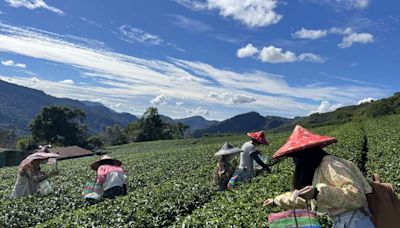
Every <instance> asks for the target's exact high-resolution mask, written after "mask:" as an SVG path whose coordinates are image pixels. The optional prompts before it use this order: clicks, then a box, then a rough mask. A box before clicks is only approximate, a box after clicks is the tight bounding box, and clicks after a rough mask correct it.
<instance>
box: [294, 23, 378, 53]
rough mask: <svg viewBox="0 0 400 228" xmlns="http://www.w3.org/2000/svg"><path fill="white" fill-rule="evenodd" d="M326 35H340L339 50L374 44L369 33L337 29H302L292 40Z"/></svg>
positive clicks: (317, 37)
mask: <svg viewBox="0 0 400 228" xmlns="http://www.w3.org/2000/svg"><path fill="white" fill-rule="evenodd" d="M328 34H335V35H342V36H343V39H342V42H341V43H340V44H338V47H340V48H348V47H351V46H352V45H353V44H354V43H361V44H367V43H372V42H374V36H373V35H372V34H370V33H357V32H355V31H353V29H352V28H349V27H347V28H337V27H333V28H330V29H329V30H322V29H319V30H307V29H304V28H302V29H301V30H300V31H297V32H295V33H294V34H292V36H293V38H301V39H311V40H315V39H319V38H322V37H325V36H327V35H328Z"/></svg>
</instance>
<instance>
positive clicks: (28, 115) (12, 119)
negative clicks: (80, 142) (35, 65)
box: [0, 80, 137, 134]
mask: <svg viewBox="0 0 400 228" xmlns="http://www.w3.org/2000/svg"><path fill="white" fill-rule="evenodd" d="M48 105H65V106H69V107H71V108H74V109H76V108H79V109H81V110H83V111H84V112H85V113H86V121H87V125H88V131H89V133H97V132H100V131H102V130H103V129H104V128H105V127H106V126H110V125H115V124H116V125H120V126H122V127H125V126H126V125H128V124H129V123H131V122H133V121H136V120H137V117H136V116H134V115H131V114H129V113H118V112H116V111H114V110H111V109H109V108H107V107H105V106H104V105H102V104H100V103H96V102H89V101H78V100H73V99H68V98H56V97H53V96H50V95H47V94H45V93H44V92H43V91H40V90H36V89H30V88H27V87H23V86H18V85H15V84H12V83H8V82H5V81H2V80H0V128H3V129H12V128H15V129H16V130H17V133H18V134H28V133H29V129H28V125H29V123H30V122H31V121H32V120H33V118H34V117H35V116H36V115H38V114H39V113H40V111H41V110H42V108H43V107H45V106H48Z"/></svg>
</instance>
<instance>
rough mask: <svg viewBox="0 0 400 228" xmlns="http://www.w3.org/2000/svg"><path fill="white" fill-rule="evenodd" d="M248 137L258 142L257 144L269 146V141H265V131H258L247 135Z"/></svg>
mask: <svg viewBox="0 0 400 228" xmlns="http://www.w3.org/2000/svg"><path fill="white" fill-rule="evenodd" d="M247 136H249V137H250V138H252V139H254V140H256V141H257V142H259V143H261V144H265V145H268V144H269V143H268V141H267V140H266V139H265V135H264V132H263V131H257V132H250V133H247Z"/></svg>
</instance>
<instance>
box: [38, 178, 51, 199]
mask: <svg viewBox="0 0 400 228" xmlns="http://www.w3.org/2000/svg"><path fill="white" fill-rule="evenodd" d="M52 192H53V187H52V186H51V184H50V182H49V181H48V180H44V181H42V182H40V183H39V188H38V193H39V195H42V196H46V195H49V194H50V193H52Z"/></svg>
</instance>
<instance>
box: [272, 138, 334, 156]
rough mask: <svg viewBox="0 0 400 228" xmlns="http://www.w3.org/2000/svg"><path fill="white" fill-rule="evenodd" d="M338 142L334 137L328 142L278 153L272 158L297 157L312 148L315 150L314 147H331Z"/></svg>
mask: <svg viewBox="0 0 400 228" xmlns="http://www.w3.org/2000/svg"><path fill="white" fill-rule="evenodd" d="M336 142H337V139H336V138H333V137H332V138H331V139H328V140H326V141H322V142H315V143H312V144H307V145H303V146H299V147H295V148H291V149H288V150H285V151H278V152H276V153H275V154H274V155H273V156H272V159H278V158H285V157H291V156H296V155H297V154H298V153H299V152H300V151H302V150H306V149H310V148H313V147H320V148H323V147H326V146H329V145H331V144H333V143H336Z"/></svg>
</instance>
